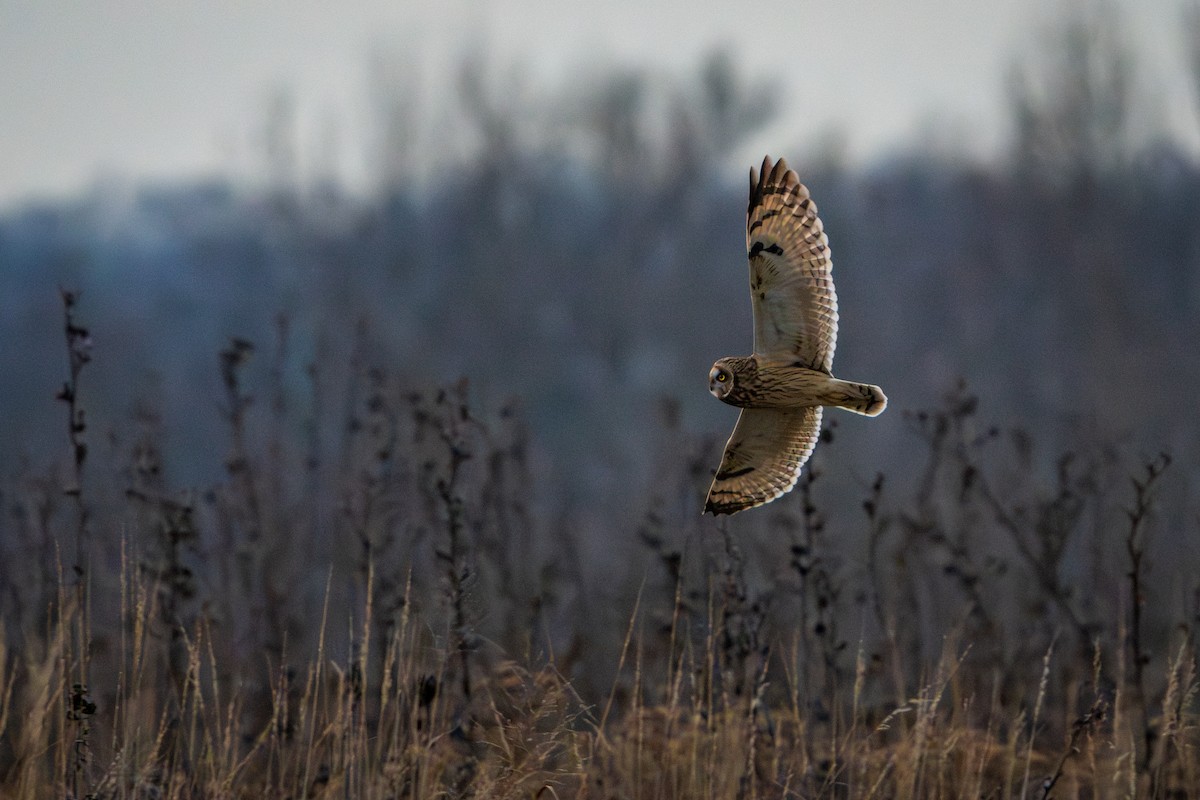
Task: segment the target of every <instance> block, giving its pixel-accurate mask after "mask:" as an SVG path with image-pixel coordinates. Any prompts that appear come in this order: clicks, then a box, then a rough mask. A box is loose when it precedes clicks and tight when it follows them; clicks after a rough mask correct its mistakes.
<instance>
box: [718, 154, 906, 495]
mask: <svg viewBox="0 0 1200 800" xmlns="http://www.w3.org/2000/svg"><path fill="white" fill-rule="evenodd" d="M746 248H747V250H748V253H749V257H750V301H751V304H752V306H753V310H754V353H753V354H752V355H749V356H744V357H742V356H734V357H731V358H722V359H721V360H720V361H718V362H717V363H715V364H713V368H712V371H711V372H709V373H708V390H709V391H710V392H712V393H713V395H714V396H715V397H716V398H717V399H718V400H722V401H724V402H726V403H729V404H730V405H732V406H737V407H739V408H741V409H742V413H741V415H740V416H739V417H738V421H737V425H735V426H734V429H733V435H732V436H730V437H729V442H728V443H727V444H726V445H725V454H724V455H723V456H721V466H720V467H719V468H718V469H717V472H716V475H715V476H714V478H713V482H712V487H711V488H710V489H709V490H708V500H707V502H706V503H705V505H704V510H705V511H711V512H712V513H713V514H714V515H717V514H733V513H736V512H738V511H741V510H743V509H746V508H753V507H754V506H760V505H762V504H763V503H769V502H770V501H772V500H774V499H775V498H776V497H779V496H780V495H781V494H783V493H784V492H787V491H790V490H791V488H792V487H793V486H795V485H796V480H797V478H799V477H800V468H801V467H802V466H804V462H805V461H807V460H808V457H809V456H810V455H811V454H812V451H813V447H815V446H816V444H817V437H818V436H819V435H820V433H821V406H837V407H839V408H844V409H846V410H848V411H853V412H855V413H856V414H865V415H866V416H868V417H874V416H876V415H878V414H879V413H881V412H882V411H883V409H884V408H886V407H887V397H885V396H884V394H883V390H882V389H880V388H879V387H878V386H871V385H868V384H865V383H851V382H850V381H843V380H838V379H837V378H835V377H833V372H832V369H833V348H834V345H835V344H836V343H837V326H838V310H837V294H836V293H835V292H834V290H833V273H832V263H831V261H830V258H829V240H828V239H826V237H825V231H824V229H823V227H822V225H821V220H820V219H819V218H818V217H817V206H816V204H815V203H813V201H812V198H811V197H810V196H809V194H808V189H807V188H806V187H805V186H804V184H802V183H800V179H799V178H797V177H796V173H795V172H793V171H792V170H791V169H789V168H788V165H787V162H786V161H784V160H783V159H782V158H781V159H779V160H778V161H776V162H775V163H774V165H772V164H771V158H770V156H768V157H767V158H765V159H763V163H762V173H761V175H760V174H759V173H758V172H757V171H756V170H755V169H753V168H751V169H750V207H749V210H748V212H747V217H746Z"/></svg>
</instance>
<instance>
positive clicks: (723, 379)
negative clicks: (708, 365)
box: [717, 372, 729, 383]
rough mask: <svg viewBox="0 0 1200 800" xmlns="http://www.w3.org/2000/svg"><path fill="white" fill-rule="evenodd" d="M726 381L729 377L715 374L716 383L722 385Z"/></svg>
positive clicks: (721, 373) (723, 374)
mask: <svg viewBox="0 0 1200 800" xmlns="http://www.w3.org/2000/svg"><path fill="white" fill-rule="evenodd" d="M727 380H729V376H728V375H726V374H725V373H724V372H718V373H717V382H718V383H724V382H725V381H727Z"/></svg>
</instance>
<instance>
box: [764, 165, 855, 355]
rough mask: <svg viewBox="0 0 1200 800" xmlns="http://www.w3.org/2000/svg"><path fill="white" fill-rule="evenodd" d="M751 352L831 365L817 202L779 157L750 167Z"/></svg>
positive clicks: (831, 327)
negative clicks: (752, 310) (756, 167)
mask: <svg viewBox="0 0 1200 800" xmlns="http://www.w3.org/2000/svg"><path fill="white" fill-rule="evenodd" d="M746 248H747V252H748V254H749V257H750V293H751V300H752V302H753V304H754V352H755V353H757V354H759V355H762V356H767V357H768V358H779V359H790V360H792V361H799V362H800V363H801V364H802V365H803V366H806V367H809V368H810V369H819V370H821V371H823V372H831V371H832V368H833V350H834V347H835V346H836V345H837V326H838V310H837V293H836V292H835V291H834V289H833V272H832V266H833V264H832V261H831V260H830V258H829V240H828V239H827V238H826V236H825V230H824V228H823V227H822V225H821V220H820V219H819V218H818V217H817V206H816V204H815V203H813V201H812V198H811V197H810V196H809V194H808V189H807V188H806V187H805V186H804V184H802V183H800V179H799V178H797V177H796V173H795V172H793V171H792V170H790V169H788V165H787V162H786V161H785V160H783V159H782V158H781V159H779V160H778V161H776V162H775V164H774V166H772V164H771V157H770V156H767V157H766V158H765V159H763V163H762V173H761V175H760V174H759V172H758V171H757V170H755V169H753V168H751V170H750V207H749V210H748V212H747V216H746Z"/></svg>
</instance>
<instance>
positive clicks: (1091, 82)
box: [0, 0, 1200, 508]
mask: <svg viewBox="0 0 1200 800" xmlns="http://www.w3.org/2000/svg"><path fill="white" fill-rule="evenodd" d="M3 19H4V24H3V25H2V26H0V52H3V53H4V54H5V55H4V62H5V69H4V70H3V71H2V74H0V107H3V108H4V109H5V113H4V114H3V115H2V117H0V141H3V143H4V147H3V148H0V303H2V304H3V306H2V316H0V333H2V337H0V341H3V343H4V344H3V346H0V380H2V382H3V383H2V386H3V391H2V392H0V417H3V419H5V420H6V423H5V424H4V425H3V426H2V429H0V462H3V468H4V469H8V470H12V469H14V468H15V467H14V465H16V464H20V463H26V464H28V463H38V464H45V463H47V462H48V461H49V460H50V459H52V458H53V457H56V456H57V455H61V452H62V450H61V448H65V446H66V443H65V441H62V439H63V436H62V435H61V433H62V431H61V429H62V423H61V409H59V408H56V404H55V403H53V402H52V400H53V397H54V394H55V392H56V390H57V387H58V386H59V384H60V383H61V381H62V380H63V378H64V370H65V363H64V359H63V357H62V355H61V353H62V345H61V332H60V329H61V324H62V323H61V319H60V309H59V298H58V291H57V289H58V287H60V286H61V287H66V288H72V289H78V290H79V291H80V292H81V293H82V300H81V306H80V313H82V314H83V315H84V317H85V318H86V320H87V321H88V322H89V323H90V326H91V332H92V334H93V340H94V357H95V366H94V367H92V368H91V369H90V371H89V374H88V375H87V379H86V380H85V381H84V382H83V385H82V387H81V392H82V393H83V394H84V396H85V397H86V399H87V406H88V410H89V413H90V414H91V419H90V422H91V424H92V426H93V431H102V430H108V431H111V430H114V429H117V428H119V427H121V425H122V424H124V422H128V421H129V420H130V419H131V415H133V414H134V412H135V410H136V409H137V408H138V407H140V406H144V405H145V404H147V403H151V404H153V405H155V406H156V407H161V410H162V415H161V416H162V426H163V433H164V435H165V441H166V443H167V447H165V452H166V458H167V463H168V464H169V465H170V468H171V474H172V475H173V476H174V477H175V478H177V480H178V481H179V483H180V484H185V485H186V484H191V483H195V482H202V481H204V480H207V479H210V478H212V477H213V476H214V475H219V474H221V470H222V458H223V454H222V453H221V452H220V450H219V448H212V447H210V446H208V443H209V442H211V441H213V437H214V435H215V431H217V430H219V429H220V426H221V425H222V422H221V414H220V408H219V403H218V402H217V400H216V399H214V398H216V397H217V396H218V394H219V391H220V386H221V383H220V380H221V379H220V374H219V370H218V359H217V353H218V351H220V350H221V349H222V348H223V347H224V346H225V344H226V343H227V341H228V340H229V339H230V337H240V338H242V339H245V340H247V341H250V342H252V343H254V344H256V345H257V346H258V351H259V354H260V355H259V356H258V357H256V358H255V359H253V362H252V364H251V366H250V367H249V369H251V370H252V371H253V370H258V373H257V374H259V375H266V374H267V373H268V372H269V371H270V370H271V369H272V361H273V359H276V360H278V358H282V359H283V361H282V362H280V364H279V365H278V368H279V370H281V374H282V375H283V386H284V388H285V390H286V393H287V394H288V396H289V402H290V403H291V408H292V410H293V412H294V418H295V420H296V424H297V425H298V426H300V427H303V421H304V420H305V419H308V420H310V421H311V419H312V418H313V415H314V413H315V411H314V409H315V408H318V407H320V406H321V403H322V400H321V399H320V398H318V397H317V396H316V394H315V391H316V390H314V388H313V381H312V378H311V375H310V374H308V373H306V368H307V367H308V366H310V365H312V364H314V363H318V362H321V363H326V364H328V365H329V369H327V370H326V373H327V374H324V375H323V376H322V378H323V383H322V386H323V387H324V389H323V391H329V392H332V391H333V390H332V388H331V387H333V386H336V385H338V384H339V382H344V381H345V376H344V375H339V374H336V373H337V371H338V369H339V368H340V367H344V366H345V365H346V364H347V363H348V362H347V359H348V358H349V354H350V353H351V352H352V351H354V350H355V348H356V347H358V348H359V349H360V350H361V352H362V353H365V355H364V356H363V361H364V363H365V362H370V363H372V364H375V363H377V364H379V365H386V366H388V367H389V368H394V369H397V370H400V371H401V373H402V375H403V376H404V380H406V381H410V382H411V383H412V385H413V386H416V387H422V386H432V385H436V384H439V383H442V382H445V381H449V380H456V379H457V378H459V377H461V376H466V377H468V378H469V379H470V380H471V382H472V392H473V401H474V402H478V403H480V404H481V407H482V408H484V409H491V410H493V411H494V410H496V409H498V408H499V407H500V406H501V405H503V404H504V403H506V402H507V401H508V399H509V398H511V397H514V396H515V397H519V398H521V402H522V404H523V408H524V412H525V414H526V415H527V417H528V420H529V422H530V424H531V426H532V428H533V430H534V437H533V439H534V442H535V443H536V447H537V449H538V452H539V453H540V454H541V457H542V458H544V459H545V464H544V467H545V469H544V473H545V477H544V479H543V480H542V481H541V483H543V484H545V485H544V486H543V487H542V489H541V490H540V491H541V494H542V495H543V497H544V499H545V500H546V501H547V502H548V503H549V505H550V506H552V507H554V508H563V507H575V506H576V505H581V506H593V507H595V508H604V507H605V506H606V505H608V504H609V503H610V502H611V498H612V497H614V496H619V495H620V494H621V493H623V492H629V491H631V486H632V487H642V486H644V485H645V484H646V482H647V481H648V480H649V478H650V475H651V474H652V471H653V470H655V469H659V468H660V466H661V465H659V461H660V460H661V459H662V458H669V457H670V455H671V450H670V446H668V449H667V450H666V451H657V452H656V450H655V447H657V446H658V445H656V444H655V442H656V441H657V440H656V439H655V436H654V432H655V431H658V430H661V429H662V428H663V422H664V419H665V417H664V415H666V417H669V418H670V420H674V421H676V422H677V423H678V424H679V425H680V426H681V427H682V429H683V430H684V431H686V432H688V433H690V434H694V435H696V436H699V437H704V438H705V441H706V442H707V444H708V445H709V451H710V455H711V456H713V457H715V456H716V454H717V452H718V449H719V444H720V442H718V441H717V440H718V439H722V438H723V437H724V436H725V435H726V434H727V431H728V429H729V427H730V425H731V424H732V421H733V419H734V416H735V413H734V412H733V410H732V409H728V408H725V407H723V406H721V405H720V404H719V403H716V402H714V401H713V400H712V398H711V397H709V395H708V393H707V392H706V391H705V376H706V375H707V370H708V367H709V365H710V364H711V362H712V361H713V360H715V359H716V358H718V357H720V356H723V355H727V354H735V353H743V352H745V351H747V350H748V349H749V346H750V327H749V303H748V302H747V301H746V297H745V286H744V284H745V281H746V277H745V268H744V257H743V247H744V238H743V216H744V203H745V200H744V198H745V193H746V187H745V175H746V172H747V170H748V167H749V166H750V165H751V164H757V163H758V162H759V161H760V160H761V158H762V156H763V154H764V153H770V154H771V155H772V156H786V157H788V158H789V160H790V162H791V163H792V164H793V165H794V166H795V167H796V169H797V170H798V171H799V173H800V175H801V178H802V180H804V181H805V182H806V183H807V184H808V185H809V186H810V188H811V189H812V191H813V194H814V196H815V198H816V199H817V202H818V204H819V205H820V208H821V210H822V215H823V218H824V220H825V223H826V228H827V230H828V231H829V233H830V238H831V243H832V248H833V253H834V256H835V274H836V277H837V281H838V287H839V290H840V295H841V304H842V312H843V314H842V316H843V325H842V332H841V343H840V345H841V346H840V348H839V356H838V361H837V367H838V370H837V371H838V373H839V374H841V375H844V376H846V377H850V378H854V379H862V380H868V381H872V382H876V383H879V384H880V385H882V386H884V387H885V389H886V390H887V392H888V394H889V396H890V397H891V402H892V409H893V410H894V412H895V413H891V414H889V415H888V416H886V417H884V418H882V419H880V420H876V421H873V422H870V423H867V422H865V421H863V420H858V419H847V420H843V421H844V423H845V424H844V425H843V426H842V428H843V430H844V431H845V433H846V441H847V442H848V444H849V445H850V446H851V448H853V449H851V450H850V455H847V456H846V457H845V459H846V461H845V462H844V463H841V464H839V466H838V469H839V470H844V471H845V474H846V477H847V478H848V479H849V478H853V479H855V480H858V481H860V482H861V481H863V480H866V479H867V478H869V476H870V475H871V474H873V473H874V472H875V471H876V470H878V469H886V468H889V467H895V466H899V465H903V464H905V463H906V462H907V461H908V460H909V459H908V456H907V455H906V450H907V447H908V444H906V443H907V442H908V437H909V436H910V433H909V432H908V431H906V430H905V426H904V421H903V419H904V417H903V414H904V411H905V410H913V409H917V408H922V407H927V406H929V405H931V404H934V403H936V402H938V399H939V398H940V397H941V396H942V395H943V394H944V393H945V392H946V391H948V390H949V389H951V388H952V387H953V386H955V385H956V384H957V382H958V381H960V380H965V381H966V382H967V385H968V386H969V387H970V389H971V390H972V391H974V392H976V393H978V394H979V395H980V396H981V397H982V407H983V409H984V411H985V416H986V417H987V418H988V419H993V420H996V421H997V423H998V424H1000V423H1003V424H1013V425H1020V426H1022V427H1025V428H1027V429H1029V431H1030V432H1032V433H1033V434H1035V435H1036V436H1037V437H1039V440H1044V441H1049V442H1050V443H1051V446H1052V447H1060V446H1065V445H1067V444H1069V443H1071V442H1075V441H1078V440H1079V437H1081V436H1084V437H1087V438H1098V437H1103V438H1105V439H1106V440H1112V441H1122V442H1125V443H1127V444H1130V445H1132V446H1133V447H1134V448H1135V449H1136V448H1137V447H1142V448H1146V449H1147V450H1148V451H1150V452H1153V451H1154V450H1156V449H1158V448H1160V447H1170V448H1171V449H1174V450H1190V449H1192V448H1193V447H1194V443H1195V441H1196V433H1197V430H1196V423H1195V416H1194V415H1193V414H1191V413H1188V409H1190V408H1191V407H1192V406H1193V405H1194V399H1193V398H1194V393H1195V391H1196V389H1197V388H1198V387H1200V374H1198V367H1200V359H1197V358H1196V357H1195V342H1196V335H1197V332H1198V320H1200V316H1198V314H1197V302H1198V292H1200V276H1198V273H1197V265H1198V259H1200V249H1198V248H1200V233H1198V227H1200V226H1198V225H1197V222H1198V221H1200V217H1198V212H1200V172H1198V164H1200V10H1198V8H1197V6H1196V5H1195V3H1190V2H1181V0H1147V1H1146V2H1138V3H1133V2H1095V3H1058V4H1051V5H1049V6H1047V5H1046V4H1044V3H1037V2H1032V0H1029V1H1028V2H1019V3H1006V4H995V3H976V2H968V3H945V2H937V0H916V1H915V2H908V3H904V4H899V3H895V4H892V3H884V4H880V3H875V2H866V1H865V0H861V1H860V0H855V1H852V2H839V3H836V4H834V3H816V2H767V3H764V4H760V5H759V6H756V8H755V11H754V13H753V14H752V15H748V14H746V13H744V11H743V10H742V9H741V8H740V7H738V6H735V5H733V4H731V5H729V6H725V7H713V8H704V9H697V8H695V7H694V6H692V5H690V4H682V3H673V2H661V3H635V2H615V3H610V4H605V5H604V6H603V7H602V8H601V7H599V6H591V5H582V4H581V5H579V6H578V7H574V6H572V5H570V4H568V5H563V4H555V3H549V2H528V3H505V2H497V3H490V4H478V3H470V2H450V3H445V4H438V6H437V8H436V10H434V8H433V6H431V5H427V4H418V3H382V2H381V3H371V2H360V3H356V4H352V5H351V6H350V7H347V8H338V9H336V10H335V9H333V8H331V7H328V6H326V5H325V4H320V3H301V4H295V5H291V6H289V7H288V8H287V9H286V10H284V9H282V8H281V7H279V6H277V5H274V4H269V3H257V2H251V3H206V4H172V5H170V6H166V7H154V8H148V7H145V6H143V5H141V4H132V3H115V2H111V3H96V4H89V5H88V6H87V7H86V8H85V7H81V6H79V5H78V4H75V3H69V2H49V3H40V4H18V3H5V4H4V6H3ZM281 326H283V327H281ZM285 328H286V337H285V338H284V339H281V331H283V330H284V329H285ZM356 342H357V343H358V344H356ZM280 348H284V349H285V350H286V358H284V357H283V356H280V352H281V351H280ZM270 353H275V356H272V355H269V354H270ZM277 357H278V358H277ZM359 366H361V364H360V365H359ZM343 400H344V398H343ZM329 402H331V403H334V405H335V406H336V402H342V400H336V401H334V400H330V401H329ZM326 407H327V408H328V407H329V404H328V403H327V404H326ZM834 416H836V415H834ZM672 424H675V423H674V422H673V423H672ZM709 439H711V442H708V440H709ZM54 442H57V444H58V447H59V448H60V450H55V447H54V446H52V445H51V443H54ZM860 447H862V448H865V449H858V448H860ZM656 465H657V466H656ZM698 502H699V498H697V503H698Z"/></svg>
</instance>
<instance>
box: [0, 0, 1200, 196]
mask: <svg viewBox="0 0 1200 800" xmlns="http://www.w3.org/2000/svg"><path fill="white" fill-rule="evenodd" d="M1183 2H1185V0H1116V2H1115V3H1114V5H1115V6H1116V7H1117V8H1118V9H1119V10H1120V12H1121V13H1122V14H1123V16H1124V19H1125V22H1126V25H1127V27H1128V29H1129V33H1130V37H1131V39H1132V40H1133V43H1134V44H1135V46H1136V48H1137V55H1138V57H1139V62H1140V65H1141V67H1142V72H1141V78H1142V81H1143V83H1142V84H1141V87H1142V92H1141V93H1142V95H1143V97H1144V98H1145V103H1146V109H1145V111H1146V113H1150V114H1157V115H1160V116H1161V117H1162V118H1164V119H1166V120H1167V122H1168V125H1169V126H1170V127H1171V129H1172V130H1173V131H1174V132H1175V133H1176V135H1178V136H1179V137H1180V138H1181V139H1183V140H1185V141H1186V142H1188V144H1189V146H1190V147H1192V148H1193V149H1194V150H1195V149H1200V148H1198V147H1197V143H1198V141H1200V132H1198V130H1197V129H1198V128H1200V113H1197V110H1196V108H1195V106H1194V104H1193V99H1192V95H1191V90H1190V87H1189V84H1188V79H1187V76H1186V74H1185V70H1184V67H1183V64H1184V62H1183V48H1182V33H1181V30H1180V27H1181V9H1182V5H1183ZM1069 7H1070V6H1069V5H1068V4H1067V3H1066V2H1059V3H1057V4H1056V3H1053V2H1052V3H1049V4H1047V3H1046V2H1044V0H1007V1H1006V2H997V1H996V0H903V2H900V1H895V2H893V0H758V1H757V2H755V3H748V2H746V3H742V2H739V3H720V4H719V3H715V2H679V1H678V0H605V2H602V3H601V2H596V3H572V2H567V1H566V0H522V1H521V2H517V1H516V0H508V1H504V0H496V1H495V2H490V3H483V2H479V1H478V0H475V1H474V2H472V1H471V0H439V2H436V3H435V2H427V1H425V0H422V1H421V2H417V1H416V0H391V2H385V1H384V0H357V1H355V0H350V1H349V2H343V3H322V2H316V1H315V0H292V1H291V2H282V0H209V2H195V1H194V0H190V1H189V0H166V1H165V2H150V1H149V0H145V1H144V2H122V1H121V0H94V1H93V2H87V0H27V1H26V2H18V0H0V208H9V207H12V206H13V205H14V204H16V203H18V202H21V201H22V200H24V199H26V198H30V197H47V196H56V195H64V194H70V193H76V192H79V191H81V190H85V189H86V188H87V187H89V186H91V185H94V184H95V183H96V182H97V181H98V180H112V179H118V180H125V181H139V180H143V179H162V178H169V177H171V176H195V175H203V174H211V173H219V172H224V173H232V174H234V175H235V176H241V177H244V175H240V173H242V172H244V171H247V170H250V169H251V168H252V161H253V154H252V153H251V151H252V148H251V146H250V145H249V144H248V143H249V142H250V139H251V132H252V131H253V129H254V126H255V125H256V124H261V120H262V107H263V104H264V102H265V98H267V97H269V96H270V93H271V91H272V90H273V89H274V88H276V87H280V86H286V87H289V88H290V89H291V90H292V91H293V92H294V95H295V97H296V102H297V105H298V109H299V117H300V127H301V129H302V132H307V133H306V135H307V136H309V137H310V138H315V139H320V138H328V139H329V141H330V146H328V147H326V148H325V150H326V151H328V152H335V153H336V154H337V157H336V166H337V169H338V171H339V172H340V173H341V174H342V176H343V177H345V178H346V179H347V180H350V181H351V182H358V183H361V182H363V181H364V179H365V177H366V176H365V169H366V168H365V166H364V163H365V162H364V158H363V153H364V149H365V144H364V141H365V136H366V129H367V120H368V119H369V114H368V112H367V103H366V99H365V97H366V73H367V70H366V64H367V55H368V53H369V52H370V51H371V49H372V48H386V49H389V50H393V51H396V52H399V53H404V54H406V57H407V58H410V59H411V60H412V63H414V64H415V65H416V68H417V69H418V71H419V74H420V75H421V76H422V79H423V80H424V81H426V82H427V83H429V84H431V85H437V84H438V83H439V81H440V80H443V79H444V77H443V76H445V75H446V74H448V71H449V70H450V69H451V67H452V66H453V65H454V64H455V63H456V62H457V61H458V59H459V57H460V56H461V55H462V53H464V52H465V51H467V50H468V49H472V48H483V49H485V50H486V51H487V52H488V53H489V55H490V59H491V60H492V61H495V62H498V63H508V62H512V61H516V62H519V63H521V64H524V65H525V67H526V72H527V73H528V74H529V76H530V80H532V81H533V82H534V83H544V84H545V85H547V86H559V85H561V83H562V82H563V81H566V80H571V79H572V76H578V74H579V73H580V71H581V70H585V69H587V67H588V65H589V64H594V63H598V64H621V65H643V66H648V67H651V68H655V69H662V70H667V71H676V72H682V71H684V70H686V69H688V68H689V67H690V66H692V65H694V64H695V63H697V60H698V59H699V58H700V57H701V56H702V55H703V54H704V53H706V52H708V51H709V50H711V49H713V48H714V47H717V46H722V45H725V46H728V47H729V48H730V50H731V52H733V53H734V54H735V55H736V57H737V58H738V59H739V60H740V61H742V62H744V65H745V67H746V68H747V70H748V71H749V72H750V73H751V74H754V75H768V74H776V75H778V77H779V82H780V85H781V88H782V89H783V91H784V102H783V103H782V106H783V110H784V113H783V114H781V118H780V123H779V124H778V125H777V126H776V128H775V129H773V130H772V131H771V132H770V133H769V135H768V136H767V139H768V141H767V142H764V146H765V147H768V148H773V151H774V150H781V149H782V148H791V147H795V146H797V144H798V143H805V142H809V141H812V142H814V143H815V142H816V141H817V140H819V139H820V137H822V136H826V137H828V136H829V135H830V133H831V132H839V135H842V136H844V137H845V142H846V145H847V150H848V154H849V156H850V157H851V158H854V159H870V158H873V157H875V156H877V155H879V154H881V153H886V152H887V151H888V150H889V149H894V148H897V147H903V146H905V145H907V144H911V143H912V142H914V141H917V140H918V139H922V138H926V137H928V136H929V135H930V134H931V132H933V131H940V132H941V133H938V134H937V135H939V136H947V137H948V138H961V139H963V140H965V141H967V142H968V143H969V144H968V147H967V149H968V150H969V151H971V152H976V153H982V154H987V153H988V152H989V151H990V150H992V149H994V147H995V145H996V144H997V143H998V142H999V141H1001V140H1002V138H1003V136H1004V128H1003V125H1004V124H1005V121H1006V119H1007V117H1006V116H1005V114H1004V108H1003V78H1004V75H1005V71H1006V69H1007V66H1008V64H1009V63H1010V62H1011V60H1012V58H1013V57H1014V55H1015V54H1016V53H1018V52H1022V51H1023V50H1024V49H1026V48H1028V49H1032V47H1033V46H1034V41H1035V39H1036V35H1035V34H1036V32H1037V31H1039V30H1040V29H1042V28H1044V27H1045V26H1046V24H1047V22H1048V21H1050V20H1051V19H1052V18H1053V17H1054V16H1055V15H1056V14H1057V13H1058V12H1059V11H1061V10H1062V9H1065V8H1069ZM772 141H778V144H777V145H772V144H771V142H772Z"/></svg>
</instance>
